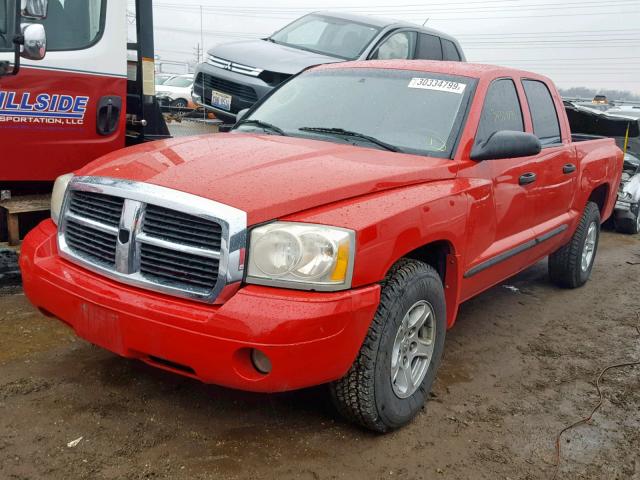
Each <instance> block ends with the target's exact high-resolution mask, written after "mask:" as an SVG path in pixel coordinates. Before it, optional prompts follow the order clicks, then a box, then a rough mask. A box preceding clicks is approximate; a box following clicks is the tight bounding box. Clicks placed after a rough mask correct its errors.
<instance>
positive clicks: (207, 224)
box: [142, 205, 222, 250]
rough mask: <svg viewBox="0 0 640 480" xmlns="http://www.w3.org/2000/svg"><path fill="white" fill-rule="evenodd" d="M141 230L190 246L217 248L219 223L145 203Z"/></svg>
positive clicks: (218, 245) (219, 230)
mask: <svg viewBox="0 0 640 480" xmlns="http://www.w3.org/2000/svg"><path fill="white" fill-rule="evenodd" d="M142 231H143V232H144V233H146V234H148V235H151V236H154V237H157V238H161V239H163V240H167V241H169V242H177V243H180V244H183V245H189V246H192V247H198V248H206V249H210V250H219V249H220V241H221V237H222V228H221V227H220V224H218V223H216V222H212V221H209V220H205V219H202V218H199V217H196V216H195V215H189V214H185V213H182V212H176V211H175V210H169V209H168V208H163V207H158V206H156V205H147V208H146V211H145V214H144V222H143V224H142Z"/></svg>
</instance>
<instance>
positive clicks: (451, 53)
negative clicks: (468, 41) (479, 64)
mask: <svg viewBox="0 0 640 480" xmlns="http://www.w3.org/2000/svg"><path fill="white" fill-rule="evenodd" d="M442 54H443V56H444V59H445V60H450V61H453V62H459V61H460V60H462V59H461V58H460V52H458V49H457V48H456V44H455V43H453V42H452V41H451V40H447V39H446V38H443V39H442Z"/></svg>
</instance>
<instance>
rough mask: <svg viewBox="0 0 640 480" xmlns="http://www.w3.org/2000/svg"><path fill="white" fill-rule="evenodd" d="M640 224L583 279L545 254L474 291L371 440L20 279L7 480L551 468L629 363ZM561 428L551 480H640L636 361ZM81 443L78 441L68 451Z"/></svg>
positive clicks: (4, 336)
mask: <svg viewBox="0 0 640 480" xmlns="http://www.w3.org/2000/svg"><path fill="white" fill-rule="evenodd" d="M639 278H640V236H636V237H630V236H624V235H617V234H613V233H605V234H603V236H602V242H601V248H600V252H599V257H598V259H597V264H596V268H595V269H594V273H593V278H592V280H591V282H589V283H588V284H587V286H585V287H584V288H582V289H579V290H574V291H568V290H559V289H556V288H554V287H553V286H551V285H550V284H549V283H548V282H547V275H546V263H544V262H543V263H540V264H538V265H536V266H534V267H532V268H531V269H529V270H528V271H526V272H524V273H523V274H521V275H519V276H517V277H515V278H513V279H511V280H509V281H508V282H506V284H508V285H510V286H514V287H516V288H517V289H518V291H513V290H511V289H507V288H504V286H498V287H495V288H493V289H492V290H490V291H488V292H486V293H485V294H483V295H481V296H479V297H477V298H476V299H474V300H472V301H470V302H467V303H466V304H465V305H464V306H463V308H462V311H461V312H460V317H459V320H458V323H457V324H456V326H455V327H454V328H453V329H452V330H451V331H450V332H449V333H448V336H447V342H446V346H445V360H444V362H443V365H442V367H441V369H440V372H439V374H438V379H437V381H436V384H435V388H434V392H433V395H432V398H431V401H429V402H428V404H427V406H426V408H425V409H424V411H423V412H422V413H421V414H420V415H419V416H418V417H417V419H416V420H415V421H414V422H413V423H412V424H411V425H410V426H408V427H407V428H405V429H403V430H400V431H398V432H394V433H392V434H389V435H385V436H380V435H373V434H370V433H368V432H365V431H362V430H360V429H358V428H355V427H353V426H351V425H349V424H347V423H345V422H343V421H342V420H341V419H340V418H339V417H337V416H336V414H335V413H334V411H333V409H332V408H331V406H330V404H329V401H328V398H327V395H326V392H325V390H324V389H323V388H316V389H310V390H305V391H301V392H293V393H288V394H280V395H271V396H269V395H257V394H248V393H243V392H237V391H231V390H226V389H223V388H219V387H215V386H210V385H203V384H200V383H198V382H195V381H192V380H190V379H185V378H181V377H178V376H175V375H172V374H168V373H165V372H162V371H158V370H155V369H152V368H151V367H147V366H146V365H144V364H141V363H139V362H135V361H128V360H124V359H121V358H118V357H115V356H114V355H112V354H110V353H108V352H105V351H102V350H100V349H98V348H96V347H93V346H91V345H89V344H87V343H85V342H84V341H82V340H78V339H76V338H75V337H74V336H73V335H72V334H71V332H70V331H69V330H67V329H66V327H63V326H62V325H61V324H59V323H58V322H55V321H53V320H50V319H46V318H44V317H43V316H41V315H40V314H39V313H37V312H36V311H35V310H34V309H33V308H32V307H31V306H30V305H29V304H28V302H27V301H26V299H25V297H24V296H23V295H22V294H21V293H20V291H19V290H18V291H16V290H14V291H12V292H11V291H5V292H4V294H1V296H0V478H2V479H29V480H31V479H39V478H47V479H76V478H91V479H235V478H238V479H245V478H246V479H253V478H256V479H257V478H278V479H294V478H295V479H333V478H340V479H342V478H344V479H353V478H367V479H378V478H385V479H386V478H390V479H392V478H407V479H414V478H415V479H491V480H494V479H513V480H515V479H548V478H552V477H553V471H554V467H553V463H554V439H555V436H556V434H557V432H558V431H559V430H560V429H562V428H563V427H564V426H566V425H568V424H571V423H572V422H574V421H575V420H577V419H579V418H580V417H582V416H585V415H587V414H588V413H589V411H590V410H591V408H592V407H593V406H594V405H595V404H596V403H597V401H598V396H597V393H596V390H595V385H594V380H595V377H596V376H597V374H598V372H599V371H600V370H601V369H602V368H604V367H605V366H607V365H609V364H613V363H619V362H625V361H630V360H634V359H635V360H640V335H638V332H637V331H636V325H637V324H638V323H640V320H639V318H638V312H640V295H639V294H638V292H639V290H640V288H639V287H640V282H639V280H638V279H639ZM602 384H603V393H604V397H605V400H604V404H603V406H602V408H601V409H600V410H599V412H598V413H597V414H596V415H595V417H594V419H593V421H592V422H591V423H590V424H588V425H582V426H579V427H577V428H575V429H574V430H572V431H570V432H568V433H567V434H566V435H565V436H564V437H563V440H562V462H561V469H560V474H559V475H558V478H561V479H625V480H627V479H632V480H640V433H639V432H640V367H635V368H633V367H628V368H623V369H616V370H612V371H609V372H608V373H607V374H606V376H605V377H604V379H603V381H602ZM79 438H81V440H80V441H79V442H77V445H75V446H73V447H69V446H67V444H68V443H69V442H71V441H74V440H77V439H79Z"/></svg>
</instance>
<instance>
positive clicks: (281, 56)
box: [209, 40, 343, 75]
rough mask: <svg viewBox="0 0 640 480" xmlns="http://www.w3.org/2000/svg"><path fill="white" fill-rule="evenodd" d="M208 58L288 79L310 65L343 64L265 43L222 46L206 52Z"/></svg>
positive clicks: (327, 57) (275, 44)
mask: <svg viewBox="0 0 640 480" xmlns="http://www.w3.org/2000/svg"><path fill="white" fill-rule="evenodd" d="M209 54H210V55H213V56H215V57H219V58H222V59H224V60H228V61H230V62H235V63H240V64H242V65H247V66H250V67H256V68H261V69H262V70H268V71H271V72H279V73H286V74H289V75H294V74H296V73H298V72H300V71H301V70H303V69H305V68H307V67H310V66H311V65H320V64H323V63H332V62H342V61H343V60H342V59H340V58H336V57H329V56H327V55H322V54H319V53H313V52H309V51H306V50H301V49H299V48H293V47H287V46H285V45H280V44H278V43H273V42H268V41H266V40H244V41H241V42H231V43H224V44H222V45H217V46H215V47H214V48H212V49H210V50H209Z"/></svg>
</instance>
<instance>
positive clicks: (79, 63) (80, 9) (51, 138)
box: [0, 0, 127, 182]
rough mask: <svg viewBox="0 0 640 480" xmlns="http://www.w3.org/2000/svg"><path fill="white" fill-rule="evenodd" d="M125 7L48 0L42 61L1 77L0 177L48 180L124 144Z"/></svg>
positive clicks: (121, 0)
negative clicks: (0, 146) (0, 156)
mask: <svg viewBox="0 0 640 480" xmlns="http://www.w3.org/2000/svg"><path fill="white" fill-rule="evenodd" d="M126 6H127V3H126V0H108V1H107V0H50V1H49V14H48V18H47V19H46V20H44V21H43V22H42V23H44V25H45V28H46V32H47V43H48V51H47V55H46V57H45V59H44V60H42V61H39V62H30V61H26V60H25V61H23V62H22V68H21V70H20V73H19V74H18V75H17V76H15V77H5V78H2V79H1V80H0V143H1V144H2V145H3V148H4V149H5V150H4V152H3V155H2V157H3V162H2V165H1V167H0V168H1V171H0V181H2V182H25V181H26V182H32V181H51V180H53V179H55V178H56V177H57V176H58V175H61V174H63V173H67V172H70V171H73V170H76V169H78V168H79V167H81V166H83V165H84V164H86V163H88V162H89V161H91V160H93V159H95V158H97V157H99V156H101V155H104V154H106V153H108V152H111V151H113V150H116V149H119V148H122V147H123V146H124V139H125V112H124V108H125V103H126V88H127V63H126V42H127V30H126V18H125V15H126ZM8 58H9V54H8V53H6V54H4V53H3V54H0V60H4V59H8ZM18 158H19V159H20V161H17V159H18ZM4 159H7V161H4Z"/></svg>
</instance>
